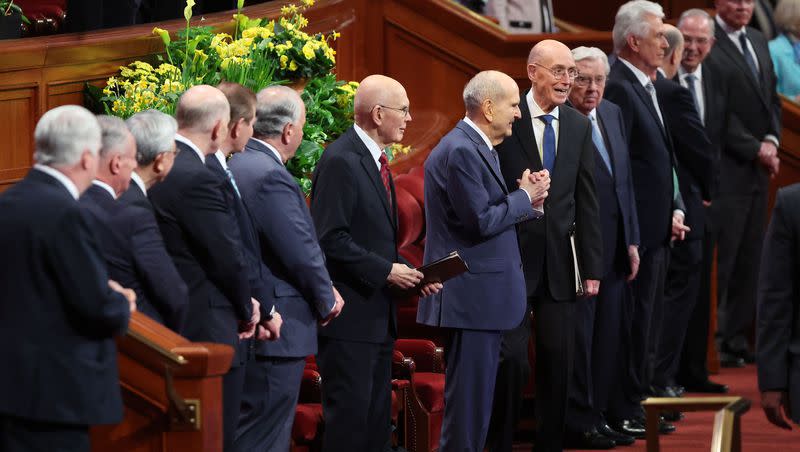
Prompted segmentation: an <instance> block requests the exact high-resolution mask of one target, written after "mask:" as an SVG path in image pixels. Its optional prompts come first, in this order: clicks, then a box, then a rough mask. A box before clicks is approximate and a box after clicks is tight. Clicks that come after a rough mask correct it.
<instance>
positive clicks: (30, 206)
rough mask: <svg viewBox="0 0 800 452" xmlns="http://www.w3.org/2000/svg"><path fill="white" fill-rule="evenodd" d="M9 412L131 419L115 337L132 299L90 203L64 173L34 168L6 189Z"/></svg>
mask: <svg viewBox="0 0 800 452" xmlns="http://www.w3.org/2000/svg"><path fill="white" fill-rule="evenodd" d="M0 212H2V214H0V249H2V250H3V258H4V259H5V262H6V265H4V266H3V269H2V271H0V291H1V292H2V294H3V295H2V298H1V300H2V301H0V341H2V342H3V343H4V344H6V346H5V347H3V348H2V351H0V359H2V362H3V363H5V369H4V371H3V372H0V413H2V414H3V415H9V416H14V417H19V418H23V419H31V420H35V421H41V422H55V423H60V424H77V425H88V424H103V423H115V422H119V421H120V420H122V399H121V396H120V389H119V380H118V378H119V377H118V374H117V349H116V345H115V343H114V340H113V336H115V335H117V334H122V333H124V332H125V330H126V329H127V327H128V319H129V317H130V313H129V311H128V302H127V301H126V300H125V298H124V297H123V296H122V295H120V294H117V293H116V292H113V291H112V290H111V289H110V288H109V287H108V272H107V270H106V266H105V263H104V262H103V258H102V255H101V253H100V250H99V249H98V247H97V244H96V242H95V239H94V237H95V234H94V231H92V229H91V227H90V222H89V221H87V218H86V217H85V214H84V212H83V211H82V209H81V208H80V206H79V204H78V202H76V201H75V200H74V199H73V198H72V196H71V195H70V194H69V192H68V191H67V189H66V188H65V187H64V186H63V185H61V183H59V182H58V181H57V180H56V179H54V178H53V177H51V176H50V175H48V174H46V173H44V172H41V171H39V170H36V169H34V170H31V171H30V172H29V173H28V175H27V176H26V177H25V178H24V179H23V180H22V181H20V182H19V183H17V184H16V185H14V186H13V187H11V188H9V189H8V191H6V192H5V193H3V194H2V195H0Z"/></svg>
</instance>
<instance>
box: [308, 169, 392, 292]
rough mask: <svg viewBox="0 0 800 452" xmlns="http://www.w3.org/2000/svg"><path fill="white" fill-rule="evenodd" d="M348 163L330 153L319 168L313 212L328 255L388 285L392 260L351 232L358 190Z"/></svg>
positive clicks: (371, 282) (365, 278)
mask: <svg viewBox="0 0 800 452" xmlns="http://www.w3.org/2000/svg"><path fill="white" fill-rule="evenodd" d="M354 177H355V176H354V175H353V174H352V171H351V168H350V165H349V164H348V162H347V161H346V160H345V159H344V158H342V157H339V156H337V155H331V156H330V157H329V158H328V159H326V161H325V162H324V163H322V164H321V165H320V166H318V167H317V174H316V177H315V178H314V188H313V190H314V196H313V199H312V201H311V214H312V216H313V218H314V224H315V225H316V228H317V232H318V233H319V244H320V246H321V247H322V249H323V251H324V252H325V256H326V257H327V258H328V259H329V260H331V261H333V262H336V265H337V266H339V267H340V268H342V269H344V271H346V272H347V273H349V274H351V275H354V276H355V277H356V278H358V279H359V280H360V281H362V282H363V283H365V284H367V285H368V286H370V287H372V288H373V289H378V288H381V287H383V286H384V285H386V278H387V277H388V276H389V272H391V270H392V262H389V261H388V260H386V259H385V258H383V257H382V256H379V255H378V254H376V253H373V252H371V251H370V250H368V249H366V248H364V247H363V246H361V245H360V244H358V243H357V242H356V241H355V240H354V239H353V236H352V235H351V233H350V221H351V219H352V218H353V215H354V213H355V210H356V201H357V199H358V193H357V188H356V184H355V183H354V179H353V178H354Z"/></svg>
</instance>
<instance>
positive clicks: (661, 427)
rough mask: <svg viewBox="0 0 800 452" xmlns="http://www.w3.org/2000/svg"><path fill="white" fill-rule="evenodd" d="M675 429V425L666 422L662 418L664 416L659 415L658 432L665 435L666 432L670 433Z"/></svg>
mask: <svg viewBox="0 0 800 452" xmlns="http://www.w3.org/2000/svg"><path fill="white" fill-rule="evenodd" d="M675 430H677V429H676V428H675V425H674V424H671V423H669V422H667V421H666V420H665V419H664V416H661V417H660V418H659V419H658V433H660V434H662V435H666V434H668V433H672V432H674V431H675Z"/></svg>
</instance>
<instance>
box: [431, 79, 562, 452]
mask: <svg viewBox="0 0 800 452" xmlns="http://www.w3.org/2000/svg"><path fill="white" fill-rule="evenodd" d="M463 97H464V106H465V108H466V111H467V115H466V117H465V118H464V119H463V120H462V121H461V122H459V123H458V124H457V125H456V127H455V128H454V129H453V130H452V131H450V132H449V133H448V134H447V135H445V136H444V138H442V140H441V141H440V142H439V144H437V145H436V147H435V148H434V149H433V151H431V154H430V156H429V157H428V161H427V163H426V165H425V208H426V212H425V224H426V228H427V238H426V243H425V262H426V263H429V262H433V261H435V260H438V259H440V258H442V257H444V256H446V255H448V254H449V253H450V252H452V251H454V250H455V251H458V253H459V254H460V255H461V257H462V258H463V259H464V260H465V261H466V263H467V265H468V266H469V271H468V272H467V273H464V274H462V275H459V276H457V277H455V278H453V279H451V280H449V281H447V282H445V283H444V288H443V289H442V290H441V292H439V293H438V294H435V295H433V296H429V297H426V298H422V299H420V301H419V308H418V310H417V321H418V322H420V323H422V324H425V325H430V326H436V327H441V328H447V329H448V330H447V331H448V334H449V338H448V341H447V344H446V346H445V352H446V353H447V356H446V362H447V370H446V382H445V411H444V421H443V424H442V436H441V439H440V440H439V451H441V452H447V451H459V452H462V451H473V452H481V451H483V447H484V444H485V443H486V434H487V431H488V429H489V417H490V414H491V408H492V397H493V392H494V385H495V377H496V375H497V367H498V364H499V361H500V343H501V340H502V338H503V332H504V331H508V330H511V329H513V328H515V327H516V326H518V325H520V324H521V323H523V319H524V318H526V317H527V309H526V303H525V278H524V276H523V272H522V260H521V258H520V253H519V246H518V243H517V235H516V229H515V227H516V225H517V224H518V223H524V222H527V221H530V222H538V221H541V220H536V218H539V217H541V216H542V215H543V213H542V205H543V203H544V202H545V201H544V198H545V197H546V196H547V189H548V188H549V186H550V179H549V176H548V174H547V171H542V172H540V173H536V174H534V175H533V176H532V175H531V172H530V170H528V169H527V167H526V168H522V169H520V170H519V171H518V172H517V177H516V178H512V180H511V181H508V180H507V181H506V182H503V175H502V174H501V172H500V166H499V164H498V162H497V151H496V150H495V147H496V146H498V145H499V144H500V143H501V142H503V140H504V139H506V137H508V136H509V135H511V130H512V124H513V123H514V121H515V120H516V119H517V118H519V117H520V111H519V89H518V88H517V84H516V82H514V80H513V79H511V77H509V76H507V75H506V74H503V73H502V72H497V71H484V72H481V73H479V74H478V75H476V76H475V77H473V78H472V80H470V81H469V82H468V83H467V85H466V87H465V88H464V94H463ZM517 178H518V179H519V180H520V182H519V183H518V182H516V180H513V179H517Z"/></svg>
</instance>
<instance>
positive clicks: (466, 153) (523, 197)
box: [445, 147, 535, 239]
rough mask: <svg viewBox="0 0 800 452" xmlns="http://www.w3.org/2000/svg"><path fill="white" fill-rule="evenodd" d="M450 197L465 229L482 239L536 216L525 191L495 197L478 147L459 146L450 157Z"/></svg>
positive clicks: (448, 164)
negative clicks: (488, 183) (485, 182)
mask: <svg viewBox="0 0 800 452" xmlns="http://www.w3.org/2000/svg"><path fill="white" fill-rule="evenodd" d="M445 171H446V174H447V184H448V186H447V196H448V198H449V200H450V205H451V206H453V210H454V211H455V214H456V216H457V217H458V219H459V220H460V222H461V224H462V225H463V226H464V227H465V228H466V230H467V231H468V232H469V233H470V234H471V235H472V236H474V237H480V238H482V239H486V238H490V237H492V236H495V235H497V234H499V233H501V232H503V231H505V230H506V229H508V228H509V227H511V226H513V225H514V224H516V223H519V222H522V221H525V220H529V219H532V218H534V215H535V214H534V210H533V206H531V202H530V199H529V198H528V195H527V194H526V193H525V191H524V190H521V189H519V190H515V191H513V192H511V193H509V194H508V195H507V196H505V197H503V198H501V199H499V200H492V199H491V198H490V197H489V192H488V191H487V190H486V186H485V185H484V182H483V177H482V174H483V173H485V172H487V171H489V169H488V167H487V166H486V163H484V161H483V159H482V158H481V157H480V155H479V154H478V152H477V150H476V149H475V148H469V147H458V148H456V149H453V150H452V151H451V152H450V153H449V157H448V159H447V167H446V170H445Z"/></svg>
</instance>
